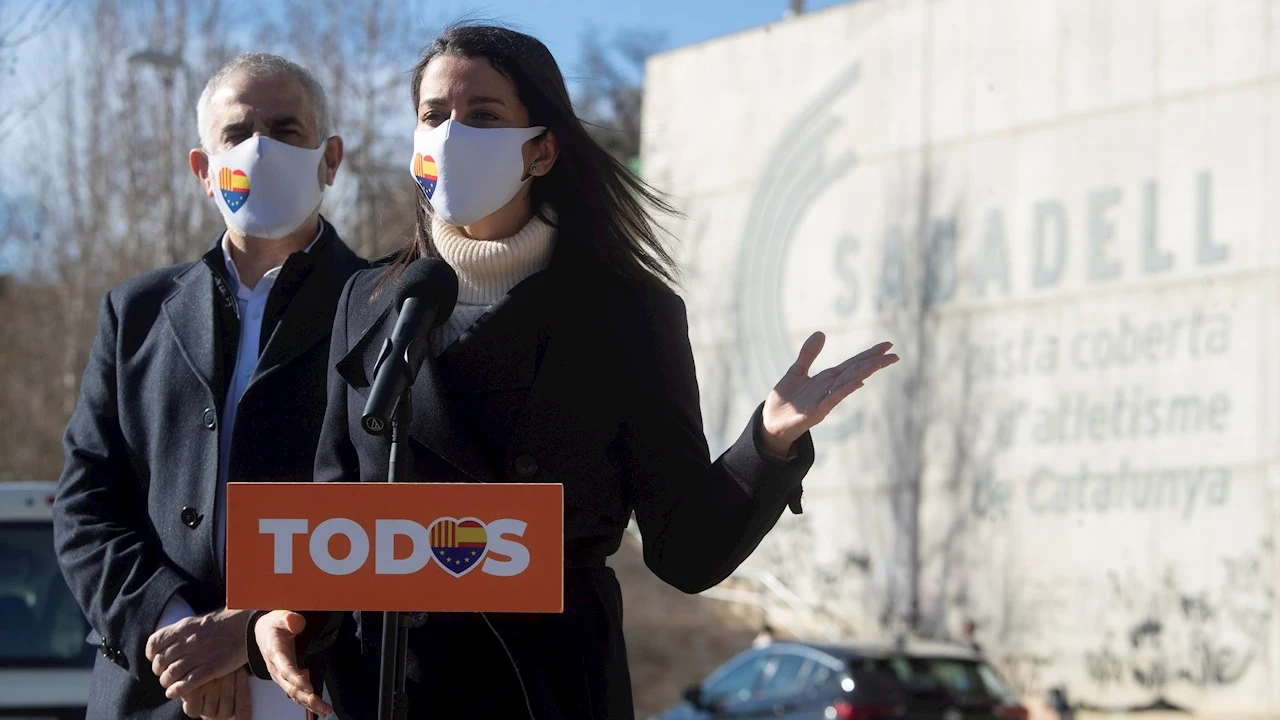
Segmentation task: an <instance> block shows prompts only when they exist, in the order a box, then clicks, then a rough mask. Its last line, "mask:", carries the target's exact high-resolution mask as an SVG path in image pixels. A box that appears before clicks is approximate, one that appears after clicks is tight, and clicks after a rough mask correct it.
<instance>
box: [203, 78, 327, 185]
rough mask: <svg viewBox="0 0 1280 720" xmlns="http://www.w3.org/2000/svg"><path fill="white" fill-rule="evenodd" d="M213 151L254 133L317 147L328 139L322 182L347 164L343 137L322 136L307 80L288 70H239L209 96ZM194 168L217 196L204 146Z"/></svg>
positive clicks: (319, 175)
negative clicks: (263, 73) (260, 74)
mask: <svg viewBox="0 0 1280 720" xmlns="http://www.w3.org/2000/svg"><path fill="white" fill-rule="evenodd" d="M205 110H206V112H207V113H208V119H209V121H210V122H209V126H210V128H211V132H210V134H209V137H208V138H207V141H208V143H209V153H212V154H215V155H216V154H219V153H222V152H226V151H227V150H230V149H231V148H233V147H235V146H236V145H239V144H240V143H242V142H244V141H245V140H248V139H249V138H251V137H253V136H254V135H262V136H265V137H269V138H271V139H272V140H278V141H280V142H282V143H288V144H290V145H294V146H297V147H300V148H307V149H312V148H316V147H319V146H320V144H321V142H322V141H323V142H326V143H327V144H326V145H325V152H324V160H323V161H322V162H320V164H319V166H318V167H317V168H316V181H317V182H318V183H319V184H320V186H324V185H332V184H333V180H334V177H335V176H336V175H337V173H338V165H340V164H341V163H342V139H341V138H339V137H337V136H334V137H330V138H327V139H326V138H322V137H320V132H319V128H317V127H316V115H315V111H314V108H312V106H311V99H310V96H308V95H307V93H306V90H305V89H304V88H303V85H302V83H301V82H299V81H298V80H297V79H295V78H293V77H290V76H288V75H278V76H275V77H265V78H257V77H254V76H252V75H250V74H248V73H235V74H232V75H231V76H230V77H228V78H226V79H225V80H224V81H223V82H222V84H221V85H220V86H219V87H218V89H217V90H215V91H214V92H213V94H212V95H211V96H210V97H209V101H208V106H207V107H206V109H205ZM189 162H190V165H191V171H192V172H194V173H195V175H196V177H198V178H199V179H200V183H201V184H202V185H203V186H204V189H205V194H206V195H207V196H209V197H213V193H214V191H215V190H216V189H217V188H216V183H215V182H213V179H212V178H210V177H209V156H208V154H206V153H205V151H204V150H203V149H202V148H196V149H194V150H192V151H191V154H190V158H189Z"/></svg>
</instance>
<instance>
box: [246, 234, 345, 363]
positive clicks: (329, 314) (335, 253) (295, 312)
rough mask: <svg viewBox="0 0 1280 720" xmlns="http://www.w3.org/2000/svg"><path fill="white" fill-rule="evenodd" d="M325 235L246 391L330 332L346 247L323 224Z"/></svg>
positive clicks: (342, 279) (343, 276)
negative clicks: (326, 234) (326, 235)
mask: <svg viewBox="0 0 1280 720" xmlns="http://www.w3.org/2000/svg"><path fill="white" fill-rule="evenodd" d="M325 232H326V233H329V234H331V235H332V236H331V237H328V238H325V241H326V245H325V246H324V247H317V248H315V249H314V250H313V252H316V253H321V254H320V256H319V257H317V258H316V265H315V267H314V268H312V269H311V272H309V273H307V276H306V278H305V279H304V280H303V281H302V285H301V287H300V288H298V290H297V292H296V294H294V296H293V298H292V299H290V300H289V304H288V305H287V306H286V307H285V311H284V315H283V316H282V317H281V318H280V322H278V323H276V328H275V330H274V331H273V332H272V333H271V339H270V340H268V341H267V346H266V347H265V348H263V350H262V354H261V356H260V357H259V358H258V364H257V366H256V367H255V368H254V371H253V377H252V378H250V379H249V386H250V387H252V386H253V385H254V384H255V383H257V382H258V381H260V380H262V379H263V378H265V377H267V376H268V375H271V374H272V373H274V372H275V371H277V370H279V369H280V368H282V367H284V366H286V365H288V364H289V363H290V362H293V361H294V360H296V359H297V358H298V357H299V356H301V355H302V354H303V353H305V352H307V351H308V350H310V349H311V348H312V347H313V346H315V344H316V343H318V342H320V341H322V340H324V339H325V338H327V337H328V336H329V334H330V332H331V331H332V329H333V308H334V307H335V306H336V305H337V303H338V297H339V296H340V295H341V294H342V288H343V286H344V285H346V281H347V277H348V275H349V273H348V274H344V272H343V263H342V262H341V260H342V258H341V253H342V252H344V251H346V247H345V246H344V245H342V244H341V241H340V240H339V239H338V237H337V234H336V233H334V231H333V229H332V227H331V226H329V225H328V223H326V224H325Z"/></svg>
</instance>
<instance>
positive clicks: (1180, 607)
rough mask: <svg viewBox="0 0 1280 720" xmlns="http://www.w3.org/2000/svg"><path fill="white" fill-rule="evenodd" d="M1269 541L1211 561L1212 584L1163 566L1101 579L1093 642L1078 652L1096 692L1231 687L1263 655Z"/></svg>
mask: <svg viewBox="0 0 1280 720" xmlns="http://www.w3.org/2000/svg"><path fill="white" fill-rule="evenodd" d="M1272 557H1273V554H1272V543H1271V540H1270V538H1265V539H1263V540H1260V541H1259V543H1258V547H1257V548H1255V549H1252V550H1250V551H1248V552H1243V553H1240V554H1238V555H1234V556H1227V557H1222V558H1219V559H1218V566H1217V567H1216V568H1215V573H1214V574H1215V575H1216V576H1217V578H1216V580H1217V581H1216V582H1215V583H1213V584H1211V585H1207V586H1200V587H1195V586H1189V585H1188V584H1187V583H1184V582H1183V581H1182V580H1181V578H1180V576H1179V573H1178V570H1177V567H1176V566H1174V565H1172V564H1170V565H1168V566H1166V567H1165V568H1164V570H1163V572H1161V573H1159V574H1158V575H1157V576H1155V577H1154V580H1145V581H1144V579H1143V576H1145V577H1147V578H1150V577H1151V576H1150V575H1146V574H1145V573H1144V574H1142V575H1139V574H1138V573H1136V572H1132V571H1131V572H1128V573H1117V572H1112V573H1109V574H1108V575H1107V579H1106V584H1105V590H1104V592H1105V593H1106V598H1107V600H1106V606H1108V607H1111V608H1113V612H1112V613H1111V614H1110V615H1109V616H1108V617H1107V618H1106V621H1105V630H1104V631H1103V632H1102V634H1101V638H1100V640H1099V641H1097V642H1096V643H1095V644H1094V646H1093V647H1091V648H1090V649H1088V650H1086V651H1085V652H1084V655H1083V663H1084V670H1085V673H1086V675H1087V677H1088V678H1089V680H1090V681H1091V682H1092V683H1093V686H1094V689H1096V690H1107V689H1111V688H1123V687H1136V688H1139V689H1141V690H1144V691H1147V692H1149V693H1151V694H1152V695H1153V696H1158V695H1159V694H1160V693H1161V692H1163V691H1164V690H1166V689H1168V688H1171V687H1176V686H1179V685H1185V686H1192V687H1197V688H1205V687H1213V686H1224V685H1234V684H1235V683H1238V682H1240V681H1241V680H1242V679H1243V678H1244V677H1245V676H1246V675H1247V674H1248V672H1249V670H1250V669H1251V668H1252V667H1253V666H1254V664H1255V663H1257V662H1258V661H1259V660H1260V659H1262V658H1264V657H1265V656H1266V653H1267V646H1266V643H1267V638H1268V637H1269V634H1268V633H1269V628H1270V624H1271V621H1272V617H1271V616H1272V608H1273V605H1274V600H1273V598H1274V594H1275V586H1274V582H1273V580H1272V577H1271V575H1272V568H1273V567H1274V565H1273V560H1272Z"/></svg>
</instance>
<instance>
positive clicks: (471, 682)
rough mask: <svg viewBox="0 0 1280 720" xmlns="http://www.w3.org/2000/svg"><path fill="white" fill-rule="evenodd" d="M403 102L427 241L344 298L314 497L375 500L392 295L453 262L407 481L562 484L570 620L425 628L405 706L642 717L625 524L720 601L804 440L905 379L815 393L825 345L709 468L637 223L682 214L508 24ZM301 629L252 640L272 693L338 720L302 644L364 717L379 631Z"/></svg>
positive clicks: (347, 713) (661, 283) (450, 41)
mask: <svg viewBox="0 0 1280 720" xmlns="http://www.w3.org/2000/svg"><path fill="white" fill-rule="evenodd" d="M412 96H413V106H414V109H415V111H416V112H417V113H418V124H417V131H416V132H415V139H414V160H413V163H412V167H411V172H412V173H413V175H414V177H415V178H416V180H417V182H418V184H419V187H420V189H421V192H420V199H421V200H422V203H421V207H420V210H419V214H418V228H417V233H416V237H415V238H414V239H413V241H412V242H411V243H409V244H408V246H407V247H405V248H404V249H403V250H402V251H400V252H399V253H397V254H396V255H395V256H394V257H392V258H387V259H384V260H383V261H382V262H379V263H377V264H376V265H375V267H374V268H373V269H371V270H369V271H365V272H361V273H359V274H357V275H356V276H355V277H353V278H352V280H351V282H349V283H348V284H347V288H346V292H345V293H344V295H343V298H342V299H341V300H340V301H339V306H338V307H339V310H338V315H337V319H336V320H335V323H334V330H333V340H332V348H331V358H330V359H331V364H332V366H333V368H334V369H333V371H332V372H331V374H330V378H329V406H328V410H327V413H326V416H325V421H324V431H323V433H322V436H321V440H320V447H319V450H318V452H317V458H316V478H317V480H321V481H335V480H352V479H354V478H359V479H360V480H362V481H369V482H381V481H383V480H384V479H385V478H386V470H387V456H388V448H389V444H388V443H389V441H388V440H387V439H386V438H380V437H374V436H371V435H368V434H367V433H365V432H364V431H363V430H362V429H361V425H360V414H361V409H362V407H363V403H364V400H365V397H366V395H367V393H368V387H369V384H370V381H371V378H372V377H373V374H374V369H373V368H374V363H375V362H376V360H377V354H378V351H379V349H380V347H381V345H382V343H383V341H384V339H386V338H387V337H388V336H389V334H390V332H391V330H392V328H393V327H394V325H395V321H396V317H397V314H396V312H395V310H394V309H393V308H392V304H393V298H394V295H395V292H394V287H393V286H394V283H395V282H396V278H397V275H398V273H400V272H401V271H402V270H403V268H404V267H405V266H407V265H408V264H409V263H410V262H412V261H413V260H415V259H417V258H420V257H423V256H439V257H442V258H443V259H445V260H446V261H447V262H448V263H449V265H450V266H451V267H453V269H454V270H455V271H456V272H457V274H458V277H459V285H460V290H459V297H458V304H457V307H456V308H455V310H454V311H453V314H452V315H451V316H450V318H449V319H448V321H447V322H446V323H445V324H444V325H443V326H442V327H441V328H439V329H437V330H436V331H434V332H433V334H432V336H431V345H432V350H433V352H432V356H433V357H430V358H429V359H428V360H427V362H426V363H425V364H424V366H423V367H422V369H421V370H420V371H419V378H418V381H417V383H416V384H415V386H414V394H413V404H414V407H413V413H414V423H413V426H412V429H411V432H410V438H411V443H410V445H411V449H412V458H413V459H412V463H413V468H414V473H415V474H414V476H415V477H419V478H429V479H431V480H435V481H461V480H481V481H506V482H539V481H542V482H560V483H563V484H564V498H565V555H566V563H567V569H566V572H565V589H564V592H565V595H564V597H565V611H564V613H563V614H560V615H499V614H483V615H482V614H449V613H429V614H426V615H425V616H419V617H417V618H416V621H415V622H416V626H415V628H414V629H413V630H412V631H411V632H410V640H409V650H410V655H411V660H410V673H409V675H410V682H409V706H410V707H411V708H414V713H415V714H417V713H419V712H428V711H429V712H430V714H431V715H433V716H439V717H494V718H496V717H502V718H512V717H536V718H540V719H541V718H546V719H548V720H550V719H552V718H630V717H632V715H633V710H632V703H631V685H630V678H629V675H628V669H627V656H626V649H625V646H624V644H623V637H622V599H621V594H620V592H619V589H618V583H617V581H616V579H615V577H614V574H613V571H612V570H611V569H609V568H607V567H606V566H605V558H606V557H608V556H609V555H611V554H612V553H614V552H615V551H616V550H617V549H618V546H619V543H620V542H621V538H622V534H623V531H624V529H625V527H626V525H627V521H628V518H629V517H630V516H631V514H632V512H634V513H635V516H636V519H637V521H638V524H639V527H640V530H641V533H642V534H643V540H644V554H645V561H646V563H647V564H648V566H649V567H650V568H651V569H652V570H653V572H654V573H656V574H657V575H658V576H659V577H661V578H662V579H663V580H665V581H666V582H668V583H670V584H671V585H674V586H675V587H677V588H680V589H681V590H684V591H685V592H691V593H694V592H699V591H701V590H703V589H705V588H708V587H711V586H712V585H715V584H716V583H718V582H720V581H721V580H723V579H724V578H725V577H727V576H728V575H729V573H730V572H732V571H733V569H734V568H736V567H737V566H738V564H739V563H741V562H742V561H743V560H744V559H745V558H746V557H747V556H748V555H749V554H750V553H751V551H752V550H753V549H754V548H755V547H756V545H757V544H758V543H759V542H760V540H761V539H762V538H763V537H764V535H765V534H766V533H767V532H768V531H769V530H770V529H771V528H772V527H773V525H774V523H775V522H776V521H777V519H778V518H779V516H780V515H781V513H782V511H783V509H784V508H785V507H787V505H788V504H789V503H790V504H791V505H792V507H793V509H795V510H796V511H797V512H798V509H799V493H800V481H801V479H802V478H803V477H804V475H805V473H806V472H807V471H808V468H809V466H810V465H811V463H812V461H813V446H812V443H811V441H810V439H809V436H808V430H809V429H810V428H811V427H813V426H814V425H815V424H817V423H818V422H819V421H820V420H821V419H822V418H823V417H825V416H826V414H827V413H828V412H830V411H831V409H832V408H833V407H834V406H835V405H836V404H837V403H839V402H840V401H841V400H842V399H843V398H844V397H846V396H847V395H849V394H850V393H851V392H853V391H854V390H855V389H856V388H858V387H860V386H861V384H862V382H863V381H864V380H865V379H866V378H867V377H869V376H870V375H871V374H872V373H873V372H875V371H876V370H878V369H880V368H882V367H885V366H887V365H889V364H891V363H892V362H894V361H895V360H896V359H897V358H896V357H895V356H894V355H891V354H888V353H887V350H888V344H887V343H884V344H881V345H878V346H876V347H874V348H872V349H870V350H868V351H867V352H864V353H862V354H861V355H859V356H857V357H855V358H851V359H849V360H848V361H846V362H845V363H843V364H842V365H840V366H838V367H835V368H831V369H829V370H826V371H824V372H821V373H819V374H817V375H815V376H814V377H812V378H811V377H809V376H808V369H809V366H810V364H811V363H812V362H813V360H814V359H815V357H816V356H817V354H818V352H819V350H820V349H821V347H822V342H823V340H822V336H821V335H820V334H815V335H814V336H813V337H811V338H810V339H809V340H808V341H807V342H806V343H805V344H804V346H803V348H802V349H801V351H800V354H799V358H798V359H797V361H796V363H795V365H794V366H793V367H792V368H791V369H790V370H789V371H788V372H787V374H786V375H785V376H784V377H783V378H782V380H780V381H779V383H778V385H777V386H776V387H775V388H774V390H773V392H771V393H770V394H769V397H768V399H767V400H765V401H764V403H762V405H761V406H760V407H759V408H757V410H756V411H755V413H754V414H753V416H752V418H751V419H750V421H749V422H748V424H747V426H746V429H745V431H744V432H743V434H742V436H741V438H740V439H739V440H738V441H737V442H736V443H735V444H734V445H733V446H732V447H731V448H729V450H727V451H726V452H725V453H724V455H722V456H721V457H720V458H719V459H718V460H716V461H714V462H712V461H711V459H710V458H709V457H708V454H709V453H708V448H707V443H706V440H705V438H704V436H703V430H702V419H701V416H700V414H699V407H698V388H697V383H696V379H695V377H694V365H693V356H692V353H691V351H690V346H689V340H688V326H687V324H686V318H685V309H684V304H683V302H682V301H681V300H680V298H679V297H678V296H677V295H676V294H675V293H673V292H672V291H671V290H670V289H668V287H667V282H669V281H671V280H672V278H673V274H674V273H673V268H672V266H673V263H672V260H671V258H670V256H669V255H668V254H667V253H666V252H665V251H664V250H663V249H662V246H661V245H660V243H659V241H658V238H657V236H656V231H655V225H654V223H653V220H652V219H651V217H650V215H649V213H648V212H647V210H646V208H645V205H648V206H650V207H654V208H657V209H659V210H662V211H669V210H670V209H669V207H668V206H667V205H666V204H665V203H664V202H663V201H662V200H661V199H660V198H659V197H657V195H656V193H655V192H654V191H652V190H650V189H649V188H648V187H647V186H646V185H644V184H643V183H642V182H641V181H639V180H637V179H636V178H634V177H633V176H632V175H630V174H629V173H628V172H627V170H626V169H625V168H623V167H622V166H621V165H620V164H619V163H617V162H616V161H615V160H613V159H612V158H611V157H610V156H609V155H608V154H607V153H606V152H605V151H604V150H602V149H601V148H600V147H599V146H598V145H597V144H596V143H595V142H593V141H592V139H591V138H590V137H589V136H588V135H587V134H586V132H585V131H584V130H583V127H582V124H581V123H580V121H579V120H578V119H577V117H575V115H574V113H573V108H572V105H571V103H570V100H569V95H568V93H567V92H566V90H565V85H564V79H563V77H562V76H561V74H560V71H559V69H558V67H557V66H556V63H555V61H554V60H553V59H552V57H551V55H550V53H549V52H548V51H547V49H546V47H544V46H543V45H542V43H540V42H539V41H537V40H535V39H534V38H531V37H528V36H526V35H522V34H520V33H516V32H513V31H510V30H506V29H502V28H494V27H455V28H452V29H450V30H448V31H447V32H445V33H444V34H443V35H442V36H441V37H440V38H439V39H437V40H436V41H435V42H434V43H433V44H432V45H431V46H430V47H429V48H428V49H427V51H426V54H425V55H424V56H423V58H422V59H421V61H420V62H419V63H418V65H417V66H416V68H415V71H414V74H413V86H412ZM432 160H434V163H433V162H432ZM388 288H390V289H388ZM317 622H319V621H318V620H317V619H316V618H310V619H308V621H307V624H311V625H313V626H314V625H315V624H317ZM303 626H304V623H303V618H302V617H300V616H298V615H296V614H293V613H288V612H285V611H276V612H273V613H269V614H267V615H265V616H263V617H262V618H260V619H258V620H257V622H256V625H255V627H254V628H253V633H254V634H255V636H256V639H257V644H258V646H259V648H260V649H261V651H262V661H263V663H265V668H264V667H263V666H262V665H259V666H258V667H259V669H258V672H259V674H264V673H265V672H266V671H269V673H270V675H271V676H272V677H273V678H274V679H275V680H276V682H278V683H279V684H280V685H281V686H283V687H284V688H285V690H286V691H287V692H288V693H289V694H290V696H291V697H293V698H294V699H295V700H296V701H298V702H299V703H301V704H303V705H306V706H307V707H309V708H311V709H313V710H315V711H317V712H320V713H321V714H327V713H328V712H329V711H330V710H331V708H330V707H329V705H328V704H327V703H325V702H324V701H323V700H322V699H321V698H320V697H318V696H317V695H316V693H315V690H314V687H313V685H312V683H311V682H310V678H309V676H308V675H306V674H303V673H301V672H299V670H298V668H297V667H296V666H295V663H294V660H293V658H294V649H295V643H296V645H297V651H298V653H299V658H300V659H303V662H300V663H298V664H299V665H303V666H308V667H312V668H315V669H316V671H317V672H321V674H322V675H323V678H324V684H325V686H327V688H328V694H329V696H330V698H331V699H332V701H333V705H334V708H333V709H334V710H336V712H337V713H338V715H339V716H341V717H352V718H370V717H374V714H375V708H376V707H377V697H376V694H377V691H376V688H377V678H378V660H379V654H378V646H379V640H380V633H381V617H380V615H377V614H373V613H364V614H363V616H361V617H357V616H351V615H344V616H343V617H342V618H341V621H340V624H339V626H338V627H337V630H336V632H327V633H326V632H319V633H316V636H315V637H309V638H299V637H297V635H298V633H299V632H300V631H301V630H302V629H303ZM315 630H316V628H314V627H313V628H312V629H311V631H312V632H315ZM329 630H333V623H332V622H331V623H330V628H329ZM255 664H256V663H255Z"/></svg>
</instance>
